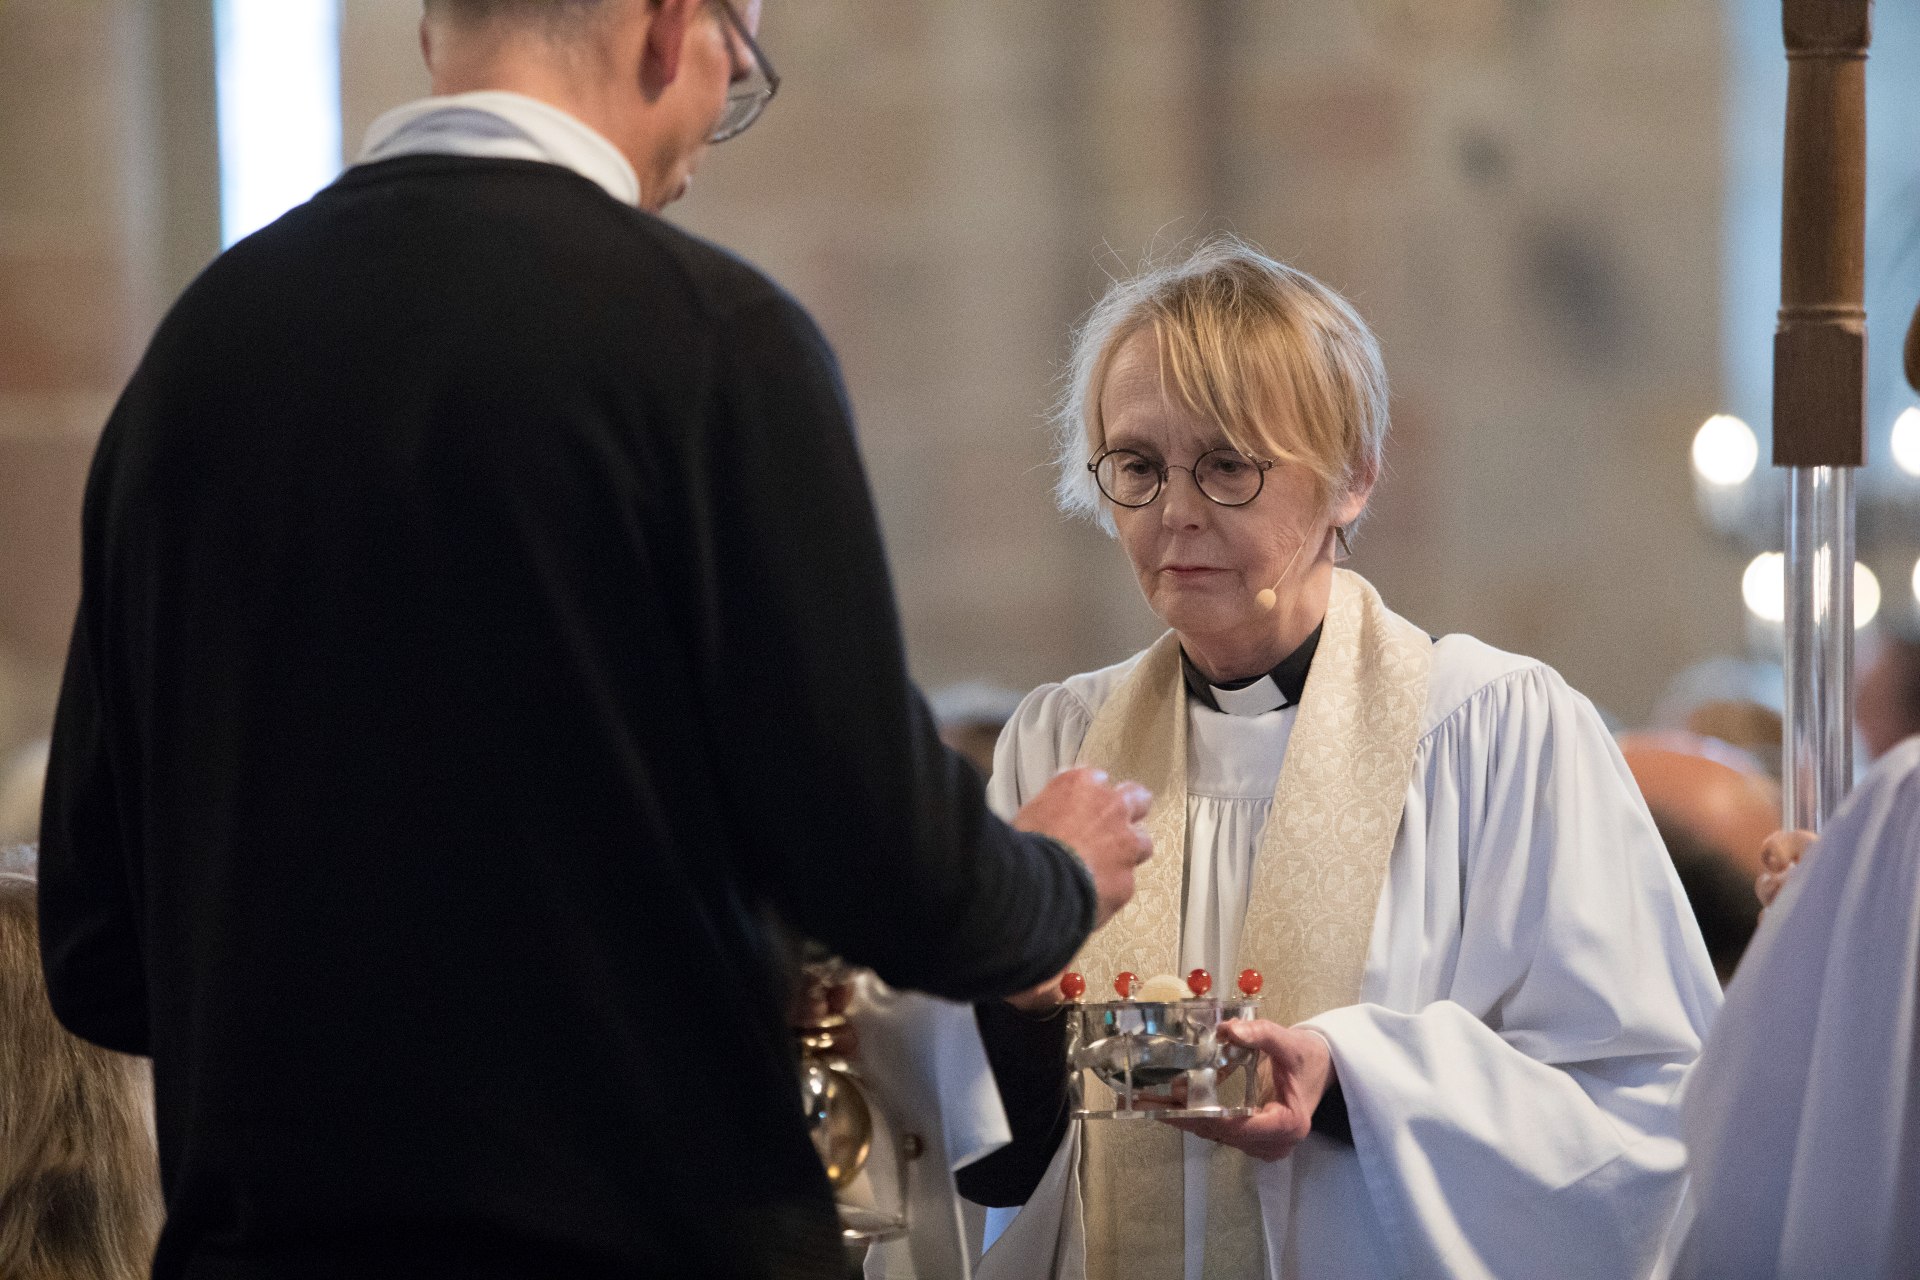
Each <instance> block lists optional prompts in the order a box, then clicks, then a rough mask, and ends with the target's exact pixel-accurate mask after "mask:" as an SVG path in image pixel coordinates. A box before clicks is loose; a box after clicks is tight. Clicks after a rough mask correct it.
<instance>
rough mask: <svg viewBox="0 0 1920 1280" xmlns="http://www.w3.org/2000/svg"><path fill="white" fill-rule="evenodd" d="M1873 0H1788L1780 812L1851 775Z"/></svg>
mask: <svg viewBox="0 0 1920 1280" xmlns="http://www.w3.org/2000/svg"><path fill="white" fill-rule="evenodd" d="M1872 10H1873V0H1784V18H1785V24H1784V25H1785V31H1786V45H1787V66H1788V80H1787V144H1786V198H1785V201H1784V209H1783V219H1782V224H1781V238H1780V327H1779V330H1778V332H1777V333H1776V334H1775V336H1774V340H1773V464H1774V465H1775V466H1776V467H1785V468H1787V539H1786V543H1787V554H1786V559H1787V617H1786V682H1787V689H1786V693H1787V697H1786V711H1787V714H1786V741H1785V743H1784V746H1785V752H1784V758H1783V760H1782V780H1783V782H1784V784H1785V786H1784V810H1785V818H1786V825H1787V826H1789V827H1801V828H1804V829H1806V830H1809V831H1818V830H1819V829H1820V826H1821V824H1822V823H1823V822H1824V821H1825V820H1826V818H1827V816H1828V815H1830V814H1831V813H1832V812H1833V811H1834V810H1835V809H1836V808H1838V807H1839V804H1840V801H1841V800H1842V799H1844V798H1845V796H1846V794H1847V791H1848V789H1849V788H1851V787H1852V785H1853V560H1854V542H1853V512H1854V494H1853V468H1855V467H1858V466H1861V465H1863V464H1864V463H1865V462H1866V377H1867V313H1866V308H1865V306H1864V293H1863V289H1864V284H1865V254H1866V187H1867V44H1868V42H1869V40H1870V39H1871V27H1870V22H1871V15H1872Z"/></svg>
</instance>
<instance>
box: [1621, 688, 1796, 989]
mask: <svg viewBox="0 0 1920 1280" xmlns="http://www.w3.org/2000/svg"><path fill="white" fill-rule="evenodd" d="M1723 705H1725V704H1723ZM1620 752H1621V754H1622V755H1623V756H1625V757H1626V761H1627V767H1628V768H1629V769H1631V770H1632V771H1633V778H1634V781H1635V782H1636V783H1638V784H1639V786H1640V794H1641V795H1642V796H1644V797H1645V799H1646V802H1647V808H1648V809H1649V810H1651V811H1652V813H1653V821H1654V825H1655V826H1657V827H1658V828H1659V829H1660V838H1661V839H1662V840H1664V841H1665V842H1666V846H1667V853H1668V855H1669V856H1670V857H1672V859H1673V866H1674V870H1675V871H1677V872H1679V873H1680V883H1681V884H1682V885H1683V886H1684V887H1685V888H1686V891H1687V901H1688V903H1689V904H1691V906H1692V907H1693V914H1694V918H1695V919H1697V920H1698V921H1699V922H1700V932H1701V934H1702V936H1703V937H1705V939H1706V942H1707V953H1708V954H1709V955H1710V956H1712V957H1713V967H1714V970H1715V972H1717V973H1718V974H1719V975H1720V980H1721V982H1723V983H1724V982H1726V981H1727V979H1729V978H1731V977H1732V976H1733V971H1734V967H1735V966H1736V965H1738V964H1739V962H1740V956H1741V954H1742V953H1743V952H1744V951H1745V950H1746V946H1747V942H1748V940H1749V939H1751V938H1752V937H1753V930H1754V927H1755V926H1756V925H1757V924H1758V923H1759V920H1760V903H1759V900H1758V899H1756V898H1755V897H1754V894H1753V884H1754V880H1755V879H1756V878H1757V877H1758V876H1759V875H1760V872H1761V870H1762V868H1761V865H1760V846H1761V845H1762V843H1764V842H1765V840H1766V838H1767V837H1768V836H1769V835H1770V834H1772V833H1773V831H1774V829H1775V828H1777V827H1778V826H1779V825H1780V788H1779V786H1778V784H1776V783H1775V782H1774V781H1773V779H1772V778H1771V777H1769V776H1767V775H1766V773H1765V772H1763V771H1762V770H1761V768H1760V766H1759V764H1758V763H1757V762H1756V761H1755V760H1754V759H1753V758H1752V757H1751V756H1748V755H1745V754H1744V753H1742V752H1739V751H1737V750H1734V749H1732V748H1730V747H1728V746H1726V745H1725V744H1724V743H1722V742H1720V741H1719V740H1717V739H1713V738H1707V737H1703V736H1700V735H1697V734H1686V733H1644V734H1628V735H1626V736H1625V737H1623V738H1621V739H1620Z"/></svg>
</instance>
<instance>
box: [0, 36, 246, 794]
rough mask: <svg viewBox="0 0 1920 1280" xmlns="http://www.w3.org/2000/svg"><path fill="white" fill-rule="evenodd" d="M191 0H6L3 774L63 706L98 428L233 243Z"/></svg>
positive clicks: (1, 239)
mask: <svg viewBox="0 0 1920 1280" xmlns="http://www.w3.org/2000/svg"><path fill="white" fill-rule="evenodd" d="M188 8H190V6H181V5H171V4H169V5H165V6H156V5H153V4H149V3H142V2H140V0H0V785H3V784H4V783H5V777H4V774H5V772H6V770H7V768H8V765H9V762H10V761H11V760H13V759H15V758H16V753H17V752H18V751H19V749H20V748H21V746H22V745H23V744H25V743H27V742H30V741H32V740H34V739H36V738H38V737H40V736H42V735H44V734H45V732H46V730H47V727H48V725H49V723H50V721H51V719H52V713H53V703H54V698H55V694H56V692H57V690H58V686H59V676H60V669H61V665H62V660H63V658H64V655H65V650H66V639H67V633H68V629H69V628H70V626H71V625H72V620H73V610H74V606H75V604H76V603H77V601H78V597H79V555H80V552H79V507H80V496H81V491H82V489H83V487H84V485H85V481H86V470H87V463H88V460H89V458H90V457H91V455H92V450H93V444H94V441H95V439H96V438H97V436H98V434H99V430H100V426H101V424H102V423H103V422H104V421H105V420H106V416H107V413H108V410H109V409H110V408H111V407H112V404H113V400H114V397H115V396H116V395H117V394H118V392H119V390H120V386H121V384H122V383H123V382H124V381H125V380H126V378H127V375H128V374H129V373H131V372H132V369H133V366H134V363H135V361H136V360H137V359H138V358H139V354H140V351H141V348H142V347H143V345H144V344H145V342H146V339H147V335H148V333H149V332H150V330H151V328H152V326H153V324H154V323H155V321H156V320H157V318H158V315H159V309H160V304H161V300H162V299H163V298H164V297H165V296H166V295H167V294H169V293H170V292H171V291H172V290H173V289H174V288H177V287H178V285H179V284H181V283H184V281H185V279H186V278H187V277H188V275H190V273H191V272H192V271H193V270H195V269H197V267H198V266H199V264H200V263H202V262H204V261H205V260H206V257H207V256H208V255H209V254H210V253H211V252H212V248H213V247H214V245H215V243H216V241H215V239H214V232H213V229H212V227H211V225H210V224H207V223H206V218H207V217H208V216H210V214H211V210H212V198H213V197H212V192H211V188H209V187H208V186H207V183H208V182H209V181H211V180H212V179H213V177H214V172H215V171H214V168H213V161H212V151H213V144H212V134H211V123H212V98H211V91H210V86H209V87H203V88H201V89H198V90H196V89H195V88H193V87H192V86H193V85H195V84H198V83H199V82H200V81H202V80H203V79H204V76H205V74H206V73H207V71H208V69H209V68H210V66H211V62H210V58H211V52H210V45H209V44H207V42H206V40H205V39H204V37H205V36H206V32H207V30H208V27H207V24H206V23H199V24H198V25H197V26H196V23H195V22H194V20H193V19H192V17H191V15H187V14H184V13H182V12H176V10H179V11H184V10H187V9H188ZM163 9H164V11H163ZM203 46H204V48H203ZM197 50H200V52H197ZM169 69H170V70H169ZM176 81H178V82H176ZM196 201H197V202H198V203H199V206H200V208H199V210H198V213H197V214H196V213H195V211H194V209H193V208H192V206H193V205H194V203H195V202H196ZM196 221H198V222H199V223H200V224H201V226H200V227H199V229H198V230H196V229H195V226H194V224H195V223H196Z"/></svg>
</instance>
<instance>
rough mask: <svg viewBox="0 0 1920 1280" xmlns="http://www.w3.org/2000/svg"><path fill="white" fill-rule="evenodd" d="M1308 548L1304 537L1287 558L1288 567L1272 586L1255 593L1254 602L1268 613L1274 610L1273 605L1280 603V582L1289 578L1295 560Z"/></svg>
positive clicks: (1281, 572)
mask: <svg viewBox="0 0 1920 1280" xmlns="http://www.w3.org/2000/svg"><path fill="white" fill-rule="evenodd" d="M1306 549H1307V543H1306V539H1304V538H1302V539H1301V540H1300V545H1299V546H1297V547H1295V548H1294V549H1293V555H1292V556H1290V557H1289V558H1288V559H1287V567H1286V568H1284V569H1282V570H1281V571H1280V576H1279V577H1278V578H1276V579H1274V583H1273V585H1272V586H1271V587H1267V588H1265V589H1264V590H1262V591H1259V592H1257V593H1256V594H1255V595H1254V597H1253V602H1254V603H1255V604H1257V605H1259V606H1260V607H1261V609H1263V610H1265V611H1266V612H1268V613H1272V612H1273V607H1274V606H1275V605H1277V604H1279V603H1280V584H1281V583H1283V582H1285V581H1286V580H1287V575H1288V574H1289V573H1291V572H1293V562H1294V561H1295V560H1298V559H1299V558H1300V553H1301V552H1302V551H1305V550H1306Z"/></svg>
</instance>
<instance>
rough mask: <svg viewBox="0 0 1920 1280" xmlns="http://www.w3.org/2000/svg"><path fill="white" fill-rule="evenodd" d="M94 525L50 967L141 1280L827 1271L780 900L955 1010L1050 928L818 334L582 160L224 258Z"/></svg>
mask: <svg viewBox="0 0 1920 1280" xmlns="http://www.w3.org/2000/svg"><path fill="white" fill-rule="evenodd" d="M84 532H85V540H84V566H83V594H82V601H81V606H80V611H79V616H78V620H77V622H76V624H75V628H74V634H73V641H72V646H71V650H70V656H69V659H68V665H67V671H66V678H65V683H64V686H63V688H62V692H61V700H60V706H59V713H58V723H57V725H56V728H55V733H54V745H53V755H52V763H51V767H50V770H49V777H48V786H47V797H46V799H47V804H46V817H45V828H44V840H43V849H42V851H41V868H42V874H43V877H44V881H43V887H42V906H43V929H44V950H45V960H46V969H47V978H48V986H49V989H50V991H51V994H52V998H53V1003H54V1007H55V1009H56V1011H57V1012H58V1013H59V1015H60V1017H61V1019H62V1020H63V1021H64V1022H65V1023H66V1024H67V1025H68V1026H69V1027H71V1028H72V1029H73V1030H74V1031H75V1032H77V1033H78V1034H80V1035H82V1036H84V1037H86V1038H88V1039H90V1040H93V1041H96V1042H98V1043H100V1044H103V1045H106V1046H107V1047H109V1048H112V1049H117V1050H120V1051H123V1052H127V1053H137V1054H150V1055H152V1057H153V1060H154V1076H155V1084H156V1090H157V1102H158V1121H159V1136H160V1152H161V1163H162V1174H163V1183H164V1190H165V1196H166V1203H167V1209H168V1213H169V1219H168V1222H167V1226H166V1229H165V1232H164V1235H163V1237H162V1239H161V1243H160V1250H159V1256H158V1259H157V1261H156V1263H155V1274H156V1275H157V1276H159V1277H161V1278H162V1280H168V1278H172V1277H206V1278H208V1280H242V1278H246V1280H251V1278H254V1277H260V1278H263V1280H264V1278H266V1277H273V1278H274V1280H283V1278H292V1280H304V1278H307V1277H313V1278H315V1280H318V1278H320V1277H325V1278H326V1280H342V1278H344V1277H353V1278H354V1280H369V1278H372V1280H380V1278H383V1277H401V1276H405V1277H418V1276H458V1277H461V1278H462V1280H491V1278H493V1277H529V1278H533V1277H539V1278H541V1280H545V1278H547V1277H556V1276H565V1277H569V1278H570V1280H580V1278H590V1277H603V1276H606V1277H611V1276H622V1277H669V1276H671V1277H694V1278H698V1277H716V1278H717V1277H728V1278H730V1280H731V1278H740V1280H759V1278H763V1277H765V1278H771V1277H788V1276H800V1277H804V1276H829V1275H831V1276H836V1277H837V1276H839V1275H840V1274H841V1271H842V1267H843V1262H842V1258H841V1250H840V1245H839V1242H838V1239H837V1232H836V1229H835V1223H834V1218H833V1214H832V1208H831V1204H830V1202H829V1196H828V1191H827V1187H826V1183H825V1180H824V1177H823V1175H822V1172H821V1168H820V1165H819V1162H818V1161H817V1159H816V1158H815V1155H814V1153H813V1151H812V1149H811V1146H810V1144H809V1142H808V1140H807V1137H806V1134H805V1131H804V1129H803V1128H802V1123H801V1116H800V1109H799V1096H798V1088H797V1083H796V1079H795V1064H794V1056H793V1051H792V1048H791V1045H790V1038H789V1035H788V1033H787V1031H786V1029H785V1026H784V1022H783V1017H782V1013H783V1010H782V1006H781V989H780V988H781V978H780V971H779V970H780V966H779V962H778V959H777V956H776V954H775V950H776V949H775V947H774V946H773V943H772V937H773V931H772V929H771V927H770V923H769V922H770V921H771V920H773V919H775V918H778V919H779V920H781V921H783V922H784V923H785V925H786V926H790V927H791V928H792V929H794V930H795V931H797V932H799V933H802V934H805V935H809V936H811V937H814V938H817V939H819V940H820V941H822V942H823V943H825V944H826V945H827V946H828V947H830V948H832V949H833V950H835V951H837V952H839V953H840V954H842V955H844V956H846V957H847V958H849V959H851V960H853V961H855V962H858V963H863V964H868V965H871V966H873V967H874V968H876V969H877V970H878V971H879V972H880V973H881V974H882V975H883V976H884V977H886V978H887V979H888V980H889V981H891V982H893V983H894V984H896V985H899V986H903V987H912V988H919V989H923V990H927V991H930V992H934V993H936V994H940V995H945V996H949V997H953V998H958V999H979V998H983V997H987V996H990V995H995V994H1003V993H1007V992H1012V991H1017V990H1020V989H1023V988H1025V987H1029V986H1031V985H1032V984H1033V983H1036V982H1039V981H1041V980H1042V979H1044V978H1045V977H1046V976H1047V975H1049V974H1051V973H1054V972H1056V971H1058V970H1059V969H1060V968H1061V967H1062V966H1063V965H1064V964H1065V963H1066V962H1067V960H1068V958H1069V957H1071V956H1072V955H1073V953H1074V951H1075V950H1076V949H1077V948H1078V946H1079V945H1080V943H1081V941H1082V940H1083V939H1084V937H1085V936H1086V933H1087V930H1088V927H1089V925H1090V924H1091V921H1092V916H1093V910H1094V902H1093V893H1092V884H1091V881H1090V879H1089V878H1088V877H1087V875H1086V871H1085V868H1084V867H1082V866H1080V864H1079V863H1078V862H1077V860H1075V859H1074V858H1072V857H1071V856H1070V855H1069V854H1067V853H1066V852H1065V851H1063V850H1062V849H1060V848H1059V847H1058V846H1055V845H1052V844H1050V842H1047V841H1044V840H1042V839H1040V838H1038V837H1033V836H1027V835H1022V834H1020V833H1017V832H1015V831H1013V830H1011V829H1010V828H1008V827H1007V826H1006V825H1004V824H1003V823H1001V822H999V821H998V820H996V819H994V818H993V817H992V816H991V815H989V813H988V812H987V809H986V806H985V803H984V797H983V793H982V789H981V785H980V783H979V781H978V779H977V778H976V776H975V775H974V774H973V772H972V771H971V770H970V769H968V768H967V767H966V766H965V765H964V764H963V763H961V762H960V760H959V759H958V758H957V757H955V756H953V755H952V754H950V753H949V752H947V751H946V750H945V749H943V748H942V747H941V746H940V744H939V742H938V739H937V738H936V736H935V733H934V729H933V727H932V725H931V723H930V722H929V717H928V714H927V711H926V708H925V706H924V705H923V703H922V701H921V699H920V697H919V695H918V694H917V693H916V692H915V690H914V689H913V687H912V686H911V685H910V683H909V682H908V678H907V674H906V665H905V660H904V656H903V653H902V645H901V639H900V630H899V626H898V622H897V620H896V616H895V611H894V604H893V598H892V593H891V587H890V585H889V582H888V579H887V574H886V571H885V566H884V562H883V559H882V553H881V547H880V540H879V534H878V531H877V528H876V521H875V517H874V512H873V507H872V504H871V502H870V500H869V496H868V492H867V488H866V484H865V480H864V477H863V474H862V471H861V467H860V462H859V458H858V455H857V453H856V450H855V446H854V439H853V435H852V431H851V429H850V426H849V417H848V408H847V403H846V399H845V396H844V394H843V392H842V388H841V383H840V378H839V374H838V371H837V369H836V366H835V363H834V360H833V357H832V355H831V353H830V352H829V351H828V349H827V347H826V344H825V343H824V341H823V340H822V339H821V336H820V334H819V333H818V332H817V331H816V329H815V328H814V326H813V324H812V323H811V322H810V321H809V319H808V317H807V316H806V314H805V313H804V312H803V311H802V310H801V309H800V308H799V306H797V305H796V304H795V303H794V302H793V301H792V300H791V299H790V298H788V297H787V296H786V295H785V294H783V293H781V292H780V291H779V290H778V289H777V288H775V287H774V286H772V285H771V284H769V283H768V282H767V281H766V280H765V279H763V278H762V277H761V276H760V275H759V274H758V273H756V272H755V271H753V270H752V269H750V268H749V267H747V266H745V265H743V264H742V263H740V262H739V261H737V260H735V259H733V258H731V257H729V256H728V255H727V254H725V253H723V252H721V251H719V250H717V249H715V248H713V247H712V246H710V245H707V244H705V243H702V242H701V241H699V240H696V239H694V238H692V237H690V236H688V235H685V234H683V233H681V232H679V231H677V230H675V229H673V228H672V227H670V226H668V225H667V224H665V223H663V222H661V221H659V220H657V219H655V218H652V217H649V216H647V215H645V214H642V213H640V212H638V211H636V210H634V209H632V208H630V207H627V206H624V205H622V204H620V203H619V202H618V201H616V200H614V199H612V198H611V197H609V196H608V195H607V194H606V193H605V192H604V191H602V190H601V189H599V188H598V187H596V186H595V185H594V184H593V183H591V182H589V181H587V180H586V179H584V178H582V177H579V176H578V175H576V174H574V173H571V172H568V171H566V170H563V169H560V168H558V167H555V166H552V165H546V164H539V163H533V162H526V161H514V160H484V159H463V158H454V157H414V158H405V159H396V160H389V161H384V162H381V163H377V164H372V165H366V166H362V167H360V168H357V169H354V170H352V171H351V172H349V173H348V174H347V175H346V176H345V177H343V178H342V179H341V180H340V181H339V182H338V183H336V184H335V185H334V186H332V187H330V188H328V189H327V190H325V191H323V192H322V193H321V194H320V195H318V196H317V197H316V198H315V199H314V200H313V201H312V202H310V203H309V204H307V205H305V206H303V207H301V208H300V209H297V210H295V211H294V212H292V213H291V214H289V215H287V216H286V217H285V218H283V219H281V220H280V221H279V222H277V223H276V224H274V225H273V226H272V227H270V228H268V229H267V230H265V231H263V232H261V233H259V234H258V235H255V236H253V237H251V238H249V239H247V240H245V241H243V242H242V243H240V244H239V245H237V246H236V247H234V248H233V249H232V250H230V251H229V252H228V253H227V254H225V255H224V256H223V257H221V258H220V259H219V260H218V261H217V262H216V263H214V264H213V266H212V267H210V268H209V269H208V270H207V271H206V272H205V273H204V274H203V275H202V276H201V277H200V279H199V280H198V281H197V282H196V283H195V284H194V285H193V286H192V288H191V289H189V290H188V291H187V293H186V295H185V296H184V297H183V298H182V299H181V300H180V302H179V303H178V304H177V305H176V306H175V307H174V309H173V310H172V312H171V314H170V315H169V316H168V317H167V319H166V321H165V323H164V324H162V326H161V327H160V330H159V332H158V334H157V336H156V337H155V338H154V340H153V343H152V346H151V347H150V349H149V350H148V352H147V354H146V357H145V359H144V360H143V361H142V363H141V365H140V368H139V370H138V372H137V373H136V374H135V376H134V378H133V380H132V382H131V383H130V384H129V385H128V387H127V389H126V392H125V394H124V395H123V397H122V398H121V400H120V403H119V405H118V407H117V408H116V410H115V412H114V414H113V417H112V420H111V421H110V422H109V423H108V425H107V428H106V432H105V434H104V436H103V438H102V440H101V444H100V449H99V453H98V456H97V457H96V459H95V461H94V466H93V471H92V475H91V478H90V480H89V484H88V489H87V498H86V508H85V515H84Z"/></svg>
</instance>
